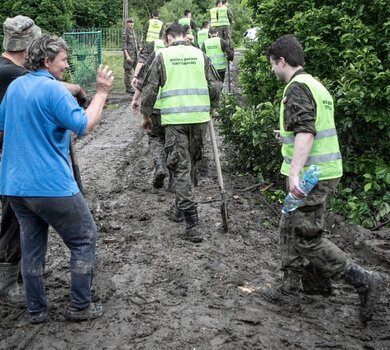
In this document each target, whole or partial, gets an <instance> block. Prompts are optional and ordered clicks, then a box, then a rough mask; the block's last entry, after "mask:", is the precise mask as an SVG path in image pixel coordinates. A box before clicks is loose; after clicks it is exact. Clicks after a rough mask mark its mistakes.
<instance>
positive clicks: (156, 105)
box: [153, 39, 165, 109]
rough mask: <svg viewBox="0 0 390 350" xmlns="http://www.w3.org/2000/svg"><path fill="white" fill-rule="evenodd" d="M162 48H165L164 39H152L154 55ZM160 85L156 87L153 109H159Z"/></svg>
mask: <svg viewBox="0 0 390 350" xmlns="http://www.w3.org/2000/svg"><path fill="white" fill-rule="evenodd" d="M162 49H165V44H164V40H162V39H157V40H155V41H154V52H155V53H156V56H157V55H158V54H159V53H160V52H161V50H162ZM160 94H161V87H160V88H159V89H158V94H157V99H156V102H155V103H154V106H153V107H154V109H161V101H160Z"/></svg>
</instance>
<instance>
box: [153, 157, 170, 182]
mask: <svg viewBox="0 0 390 350" xmlns="http://www.w3.org/2000/svg"><path fill="white" fill-rule="evenodd" d="M166 176H167V171H166V169H165V167H164V165H163V163H162V161H161V160H160V159H155V160H154V175H153V187H154V188H161V187H163V186H164V179H165V177H166Z"/></svg>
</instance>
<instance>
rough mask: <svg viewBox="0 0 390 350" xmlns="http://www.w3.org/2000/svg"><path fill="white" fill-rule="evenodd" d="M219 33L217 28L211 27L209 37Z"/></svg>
mask: <svg viewBox="0 0 390 350" xmlns="http://www.w3.org/2000/svg"><path fill="white" fill-rule="evenodd" d="M217 33H218V30H217V28H216V27H211V28H210V29H209V35H213V34H217Z"/></svg>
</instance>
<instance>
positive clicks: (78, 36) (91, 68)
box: [62, 31, 102, 89]
mask: <svg viewBox="0 0 390 350" xmlns="http://www.w3.org/2000/svg"><path fill="white" fill-rule="evenodd" d="M62 37H63V39H64V40H65V41H66V43H67V44H68V46H69V53H68V62H69V70H68V74H69V77H68V79H67V80H68V81H70V82H72V83H76V84H79V85H81V86H82V87H84V88H85V89H93V88H94V85H95V82H96V70H97V68H98V66H99V64H100V63H102V32H100V31H90V32H81V31H78V32H72V33H64V34H63V35H62Z"/></svg>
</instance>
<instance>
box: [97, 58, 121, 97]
mask: <svg viewBox="0 0 390 350" xmlns="http://www.w3.org/2000/svg"><path fill="white" fill-rule="evenodd" d="M102 61H103V62H102V63H103V64H104V65H107V66H109V67H110V69H111V70H112V73H113V75H114V82H113V87H112V89H111V91H113V92H125V84H124V82H123V73H124V70H123V52H122V51H103V55H102Z"/></svg>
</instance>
